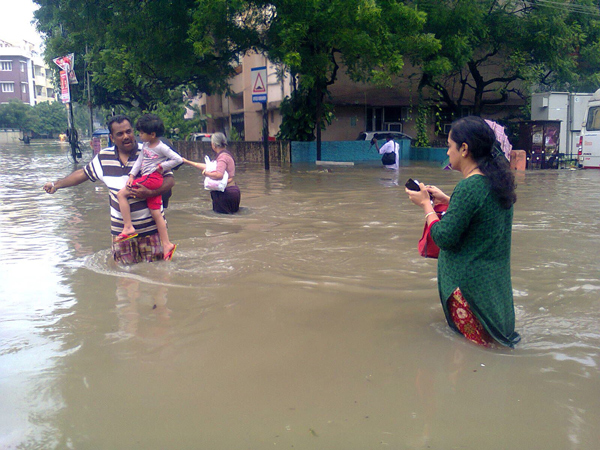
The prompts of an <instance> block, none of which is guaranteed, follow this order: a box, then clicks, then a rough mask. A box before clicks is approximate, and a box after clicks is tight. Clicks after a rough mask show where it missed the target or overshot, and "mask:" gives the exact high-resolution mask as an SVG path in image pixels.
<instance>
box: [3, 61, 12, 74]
mask: <svg viewBox="0 0 600 450" xmlns="http://www.w3.org/2000/svg"><path fill="white" fill-rule="evenodd" d="M0 70H2V71H3V72H12V61H0Z"/></svg>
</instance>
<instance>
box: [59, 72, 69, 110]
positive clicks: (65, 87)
mask: <svg viewBox="0 0 600 450" xmlns="http://www.w3.org/2000/svg"><path fill="white" fill-rule="evenodd" d="M60 99H61V100H62V102H63V103H69V102H70V101H71V93H70V92H69V77H68V76H67V72H66V71H65V70H61V71H60Z"/></svg>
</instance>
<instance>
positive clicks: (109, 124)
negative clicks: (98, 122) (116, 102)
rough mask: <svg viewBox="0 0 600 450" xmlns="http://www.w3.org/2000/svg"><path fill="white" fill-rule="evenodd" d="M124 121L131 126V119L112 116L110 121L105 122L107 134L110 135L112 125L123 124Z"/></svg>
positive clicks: (120, 115)
mask: <svg viewBox="0 0 600 450" xmlns="http://www.w3.org/2000/svg"><path fill="white" fill-rule="evenodd" d="M125 121H127V122H129V124H130V125H131V119H130V118H129V117H127V116H124V115H123V114H118V115H116V116H112V117H111V118H110V119H108V122H106V127H107V128H108V131H109V133H110V134H112V126H113V123H123V122H125Z"/></svg>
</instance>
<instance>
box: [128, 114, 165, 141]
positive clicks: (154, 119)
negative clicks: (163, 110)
mask: <svg viewBox="0 0 600 450" xmlns="http://www.w3.org/2000/svg"><path fill="white" fill-rule="evenodd" d="M135 129H136V130H138V131H143V132H144V133H148V134H150V133H156V137H161V136H162V135H163V134H165V125H164V124H163V121H162V120H160V117H158V116H157V115H156V114H144V115H143V116H142V117H140V118H139V119H138V121H137V123H136V124H135Z"/></svg>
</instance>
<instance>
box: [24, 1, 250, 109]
mask: <svg viewBox="0 0 600 450" xmlns="http://www.w3.org/2000/svg"><path fill="white" fill-rule="evenodd" d="M35 3H37V4H39V5H40V8H39V9H38V10H37V11H36V13H35V17H36V19H37V20H38V29H39V30H40V31H41V32H42V33H43V35H44V36H45V45H46V51H45V56H46V59H47V61H48V63H49V64H50V65H51V66H52V67H54V66H55V65H54V63H53V62H52V59H53V58H55V57H57V56H62V55H64V54H67V53H75V71H76V74H77V77H78V79H79V80H80V84H79V85H75V86H73V95H74V96H75V98H76V99H79V100H80V101H81V100H84V99H85V100H86V101H87V99H86V95H87V93H86V92H85V89H84V88H85V80H86V76H85V72H86V71H87V70H89V71H90V72H91V74H92V86H91V87H92V97H93V99H92V102H93V104H94V105H96V106H100V105H103V106H107V107H112V106H115V105H123V106H125V107H129V106H132V105H134V104H135V105H137V106H139V107H140V108H141V109H151V108H154V107H155V106H156V105H157V103H159V102H163V103H168V99H169V95H170V93H169V92H170V90H171V89H174V88H177V87H179V86H182V85H184V86H186V87H191V88H193V89H194V90H195V91H196V90H200V91H204V92H212V91H214V90H216V89H220V88H223V87H224V86H226V79H227V77H228V76H229V75H230V74H231V63H232V61H235V60H236V59H237V51H238V49H239V48H238V47H236V46H227V45H220V46H215V45H205V46H204V47H202V46H198V45H196V44H198V42H197V40H200V41H202V40H204V41H206V39H208V37H210V34H207V35H203V31H204V29H203V28H202V27H201V26H200V25H194V24H195V22H194V20H195V19H194V17H197V15H198V14H200V15H201V12H202V8H201V6H202V2H201V1H199V2H198V4H196V3H197V2H196V0H96V1H94V2H91V1H85V2H82V1H81V0H61V1H57V0H35ZM200 19H201V18H199V19H198V20H200ZM209 19H211V18H209ZM214 19H215V20H216V18H214ZM200 22H201V21H200ZM213 22H214V20H213ZM190 36H194V38H190ZM234 37H235V38H237V36H234ZM206 42H208V41H206Z"/></svg>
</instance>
